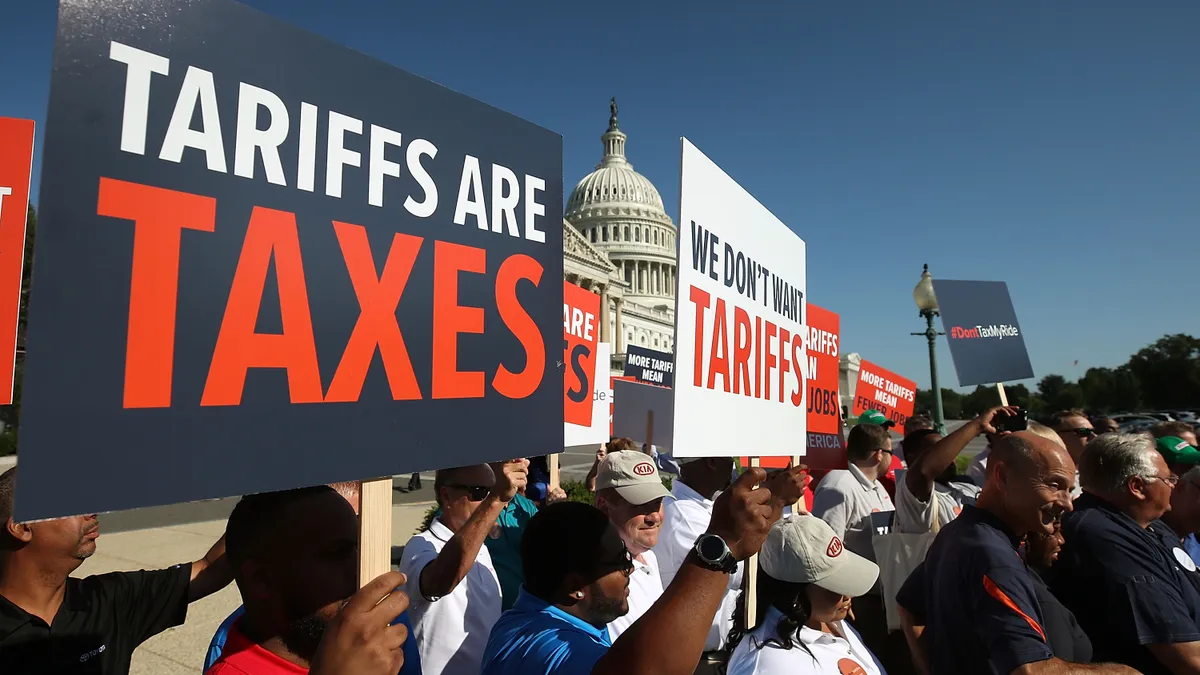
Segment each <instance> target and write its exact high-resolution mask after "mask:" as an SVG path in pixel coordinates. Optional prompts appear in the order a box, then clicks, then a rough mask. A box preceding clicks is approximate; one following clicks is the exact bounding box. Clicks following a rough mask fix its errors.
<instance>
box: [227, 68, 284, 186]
mask: <svg viewBox="0 0 1200 675" xmlns="http://www.w3.org/2000/svg"><path fill="white" fill-rule="evenodd" d="M260 107H263V108H266V109H267V112H268V113H269V114H270V117H271V119H270V121H269V122H268V123H267V128H266V129H259V128H258V109H259V108H260ZM288 124H289V120H288V111H287V106H286V105H284V104H283V99H281V98H279V97H278V96H276V95H275V94H274V93H273V92H270V91H267V90H266V89H261V88H259V87H255V86H254V85H250V84H246V83H245V82H239V83H238V111H237V134H236V136H235V139H234V144H233V175H235V176H241V177H242V178H250V179H253V178H254V151H255V149H257V150H258V151H259V152H261V153H262V160H263V168H264V169H265V170H266V172H267V181H268V182H270V183H274V184H275V185H285V186H286V185H287V178H285V177H284V175H283V162H281V161H279V146H280V144H282V143H283V142H284V141H285V140H287V136H288Z"/></svg>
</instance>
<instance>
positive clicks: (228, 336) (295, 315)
mask: <svg viewBox="0 0 1200 675" xmlns="http://www.w3.org/2000/svg"><path fill="white" fill-rule="evenodd" d="M272 256H274V258H275V277H276V280H277V282H278V286H279V313H280V315H281V317H282V319H283V333H282V334H279V335H275V334H264V333H255V332H254V327H255V324H256V323H257V321H258V312H259V308H260V307H261V305H262V295H263V291H264V290H265V287H266V283H267V268H268V267H269V266H270V264H271V257H272ZM250 368H286V369H287V377H288V393H289V394H290V396H291V401H292V403H320V402H321V400H322V396H321V371H320V369H319V367H318V366H317V346H316V343H315V341H314V339H313V329H312V317H311V316H310V314H309V309H308V290H307V288H306V287H305V282H304V265H303V261H302V260H301V258H300V238H299V235H298V233H297V231H296V216H295V214H292V213H289V212H287V211H276V210H274V209H266V208H263V207H260V206H256V207H254V211H253V212H252V213H251V214H250V225H249V227H247V228H246V240H245V242H243V244H242V253H241V257H239V258H238V265H237V271H236V272H234V275H233V286H232V287H231V288H230V289H229V302H228V304H226V306H225V317H224V318H223V319H222V320H221V331H220V333H218V334H217V346H216V349H214V350H213V359H212V365H211V366H209V370H208V381H207V382H205V384H204V394H203V396H202V397H201V398H200V405H202V406H218V405H239V404H240V403H241V402H242V390H243V388H244V387H245V384H246V373H247V371H248V370H249V369H250Z"/></svg>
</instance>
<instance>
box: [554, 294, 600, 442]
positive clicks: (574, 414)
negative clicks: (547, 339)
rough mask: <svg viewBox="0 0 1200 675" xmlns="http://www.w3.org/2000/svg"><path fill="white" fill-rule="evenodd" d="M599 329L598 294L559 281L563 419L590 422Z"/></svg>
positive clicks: (582, 422) (584, 423) (582, 424)
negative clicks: (561, 331) (561, 294)
mask: <svg viewBox="0 0 1200 675" xmlns="http://www.w3.org/2000/svg"><path fill="white" fill-rule="evenodd" d="M599 333H600V296H599V295H596V294H595V293H592V292H591V291H588V290H584V289H582V288H580V287H578V286H576V285H575V284H573V283H571V282H569V281H564V282H563V364H564V365H565V367H566V376H565V377H563V420H564V421H566V422H569V423H571V424H578V425H579V426H582V427H590V426H591V425H592V386H593V384H594V383H593V382H592V378H593V377H594V373H595V372H596V343H597V342H598V341H599Z"/></svg>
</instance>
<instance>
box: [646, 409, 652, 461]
mask: <svg viewBox="0 0 1200 675" xmlns="http://www.w3.org/2000/svg"><path fill="white" fill-rule="evenodd" d="M653 446H654V411H653V410H647V411H646V454H647V455H649V454H653V451H652V450H651V448H652V447H653Z"/></svg>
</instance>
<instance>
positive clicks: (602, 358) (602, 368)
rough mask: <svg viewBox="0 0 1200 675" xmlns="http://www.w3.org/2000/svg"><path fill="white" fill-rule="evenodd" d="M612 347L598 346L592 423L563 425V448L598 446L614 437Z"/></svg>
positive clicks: (593, 377)
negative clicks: (610, 370) (612, 420)
mask: <svg viewBox="0 0 1200 675" xmlns="http://www.w3.org/2000/svg"><path fill="white" fill-rule="evenodd" d="M611 350H612V347H611V346H609V344H608V343H607V342H601V343H599V344H597V345H596V363H595V374H594V375H593V376H592V379H591V382H592V387H593V390H592V415H591V422H590V423H589V424H588V425H586V426H581V425H578V424H571V423H570V422H567V423H565V424H564V425H563V428H564V434H563V438H564V440H563V447H567V448H574V447H579V446H598V445H599V444H601V443H607V442H608V439H609V436H611V435H612V433H611V432H612V423H611V421H610V420H611V417H612V413H611V406H612V400H613V392H612V381H611V380H610V379H609V369H610V368H611V367H612V366H611V364H610V360H611V358H612V351H611Z"/></svg>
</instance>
